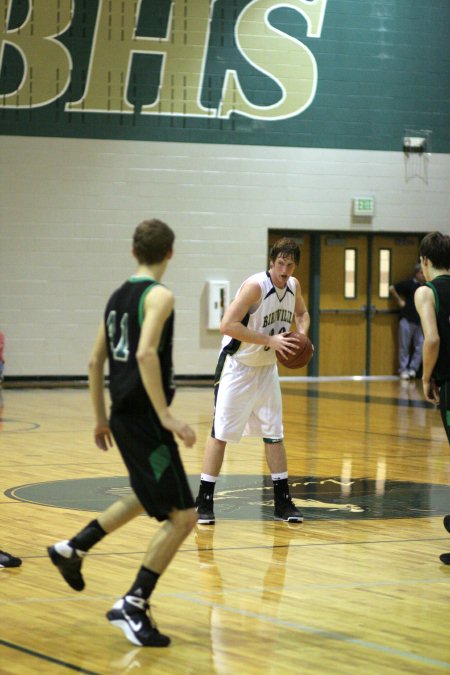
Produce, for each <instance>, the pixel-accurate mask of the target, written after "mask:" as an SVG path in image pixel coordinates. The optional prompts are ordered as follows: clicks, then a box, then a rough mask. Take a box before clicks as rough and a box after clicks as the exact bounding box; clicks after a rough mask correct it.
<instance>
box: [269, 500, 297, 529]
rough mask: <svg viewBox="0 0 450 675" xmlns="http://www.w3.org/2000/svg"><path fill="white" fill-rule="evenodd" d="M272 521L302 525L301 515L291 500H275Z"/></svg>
mask: <svg viewBox="0 0 450 675" xmlns="http://www.w3.org/2000/svg"><path fill="white" fill-rule="evenodd" d="M273 517H274V520H283V521H284V522H285V523H303V514H302V513H301V512H300V511H299V510H298V508H297V507H296V506H295V504H294V502H293V501H292V499H291V498H289V499H283V500H280V501H277V500H275V511H274V515H273Z"/></svg>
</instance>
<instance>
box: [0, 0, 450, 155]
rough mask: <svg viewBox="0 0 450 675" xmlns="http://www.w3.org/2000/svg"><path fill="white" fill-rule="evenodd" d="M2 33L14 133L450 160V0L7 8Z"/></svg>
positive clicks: (67, 1)
mask: <svg viewBox="0 0 450 675" xmlns="http://www.w3.org/2000/svg"><path fill="white" fill-rule="evenodd" d="M171 6H172V11H171ZM52 36H53V37H52ZM0 39H1V40H2V48H1V50H0V59H1V62H0V132H1V133H2V134H8V135H38V136H62V137H80V138H111V139H138V140H159V141H182V142H183V141H186V142H196V143H200V142H209V143H211V142H212V143H234V144H255V145H279V146H295V147H315V148H320V147H324V148H325V147H326V148H355V149H370V150H395V151H398V150H399V149H400V148H401V139H402V137H403V136H404V135H414V134H415V133H416V132H418V131H420V130H424V129H426V130H430V131H431V132H432V134H431V141H432V143H431V149H432V151H433V152H440V153H448V152H450V133H449V129H450V56H449V48H448V45H449V44H450V3H449V2H448V0H428V1H427V2H419V0H312V1H311V0H290V1H289V2H281V1H279V2H276V0H253V1H252V2H248V0H217V1H216V2H210V1H209V0H189V2H186V0H175V2H173V3H172V5H171V3H170V0H142V1H141V2H138V1H137V0H33V1H31V0H30V3H29V2H28V0H0Z"/></svg>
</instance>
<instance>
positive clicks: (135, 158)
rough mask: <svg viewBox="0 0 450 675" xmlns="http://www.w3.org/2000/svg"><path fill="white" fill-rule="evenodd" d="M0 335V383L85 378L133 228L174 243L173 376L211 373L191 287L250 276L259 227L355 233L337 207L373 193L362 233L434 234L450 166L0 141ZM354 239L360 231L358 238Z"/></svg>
mask: <svg viewBox="0 0 450 675" xmlns="http://www.w3.org/2000/svg"><path fill="white" fill-rule="evenodd" d="M0 143H1V152H0V175H1V181H0V228H1V230H0V246H1V266H0V284H1V294H0V329H1V330H3V331H4V332H5V335H6V345H7V348H6V358H7V368H6V374H7V375H10V376H13V375H16V376H32V375H52V376H55V375H61V376H64V375H85V374H86V362H87V358H88V355H89V351H90V348H91V344H92V341H93V339H94V336H95V333H96V329H97V325H98V322H99V321H100V318H101V315H102V311H103V306H104V304H105V301H106V299H107V297H108V295H109V294H110V292H111V291H112V290H113V288H114V287H115V286H117V285H119V284H120V283H121V282H122V281H123V279H125V278H126V277H127V276H128V275H129V274H131V273H132V272H133V271H134V262H133V259H132V257H131V255H130V246H131V236H132V233H133V230H134V227H135V225H136V224H137V223H139V222H140V221H141V220H143V219H144V218H148V217H153V216H155V217H159V218H161V219H163V220H166V221H167V222H168V223H169V224H170V225H171V226H172V227H173V228H174V230H175V231H176V234H177V241H176V246H175V257H174V259H173V263H172V265H171V266H170V267H169V270H168V273H167V276H166V277H165V281H166V283H167V285H168V286H170V287H171V288H172V289H173V291H174V292H175V295H176V303H177V304H176V310H177V322H176V341H175V367H176V372H177V373H178V374H181V375H194V374H208V375H209V374H211V373H212V372H213V370H214V367H215V362H216V358H217V352H218V347H219V343H220V336H219V333H218V332H214V331H208V330H206V316H205V312H206V295H205V282H206V281H207V280H208V279H219V278H220V279H229V281H230V286H231V290H232V293H234V292H235V291H236V289H237V287H238V286H239V284H240V283H241V281H242V279H243V278H244V277H245V276H247V275H249V274H250V273H253V272H256V271H259V270H260V269H263V268H264V266H265V261H266V247H267V231H268V229H269V228H286V229H302V230H341V231H342V230H344V231H346V230H352V229H353V230H356V229H358V228H357V227H355V226H354V225H352V222H351V215H350V213H351V199H352V198H353V197H355V196H359V195H361V194H373V195H374V196H375V201H376V216H375V217H374V219H373V222H372V225H371V226H370V227H369V228H367V227H366V228H365V229H370V230H371V231H398V232H403V233H405V232H422V231H427V230H434V229H440V230H448V224H449V220H450V197H449V190H448V188H449V176H450V155H442V154H438V155H432V156H431V158H430V159H429V160H424V159H419V158H418V157H411V158H410V159H409V160H405V158H404V156H403V153H402V152H401V150H400V149H399V152H395V153H393V152H369V151H361V150H358V151H356V150H323V149H304V148H298V149H297V148H286V147H262V146H244V145H238V146H231V145H209V144H189V143H161V142H137V141H109V140H105V141H103V140H79V139H58V138H35V137H8V136H3V137H1V141H0ZM359 229H361V228H359Z"/></svg>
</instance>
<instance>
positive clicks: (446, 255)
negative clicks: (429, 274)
mask: <svg viewBox="0 0 450 675" xmlns="http://www.w3.org/2000/svg"><path fill="white" fill-rule="evenodd" d="M419 255H420V256H421V257H422V258H428V260H429V261H430V262H431V264H432V265H433V267H434V268H435V269H437V270H448V269H449V268H450V237H449V236H448V235H447V234H442V233H441V232H430V233H429V234H427V235H426V236H425V237H424V238H423V239H422V241H421V242H420V244H419Z"/></svg>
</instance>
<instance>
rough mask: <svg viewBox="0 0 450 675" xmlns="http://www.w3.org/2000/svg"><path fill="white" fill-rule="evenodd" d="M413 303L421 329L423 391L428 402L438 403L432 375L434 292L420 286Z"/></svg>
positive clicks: (434, 357) (435, 356)
mask: <svg viewBox="0 0 450 675" xmlns="http://www.w3.org/2000/svg"><path fill="white" fill-rule="evenodd" d="M414 303H415V305H416V309H417V312H418V314H419V317H420V323H421V324H422V330H423V336H424V340H423V347H422V369H423V375H422V386H423V393H424V396H425V398H426V399H427V401H430V403H439V389H438V387H437V386H436V383H435V382H434V380H433V378H432V375H433V370H434V367H435V365H436V362H437V360H438V356H439V344H440V337H439V330H438V327H437V322H436V307H435V302H434V293H433V291H432V290H431V288H430V287H429V286H421V287H420V288H418V289H417V291H416V292H415V294H414Z"/></svg>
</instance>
